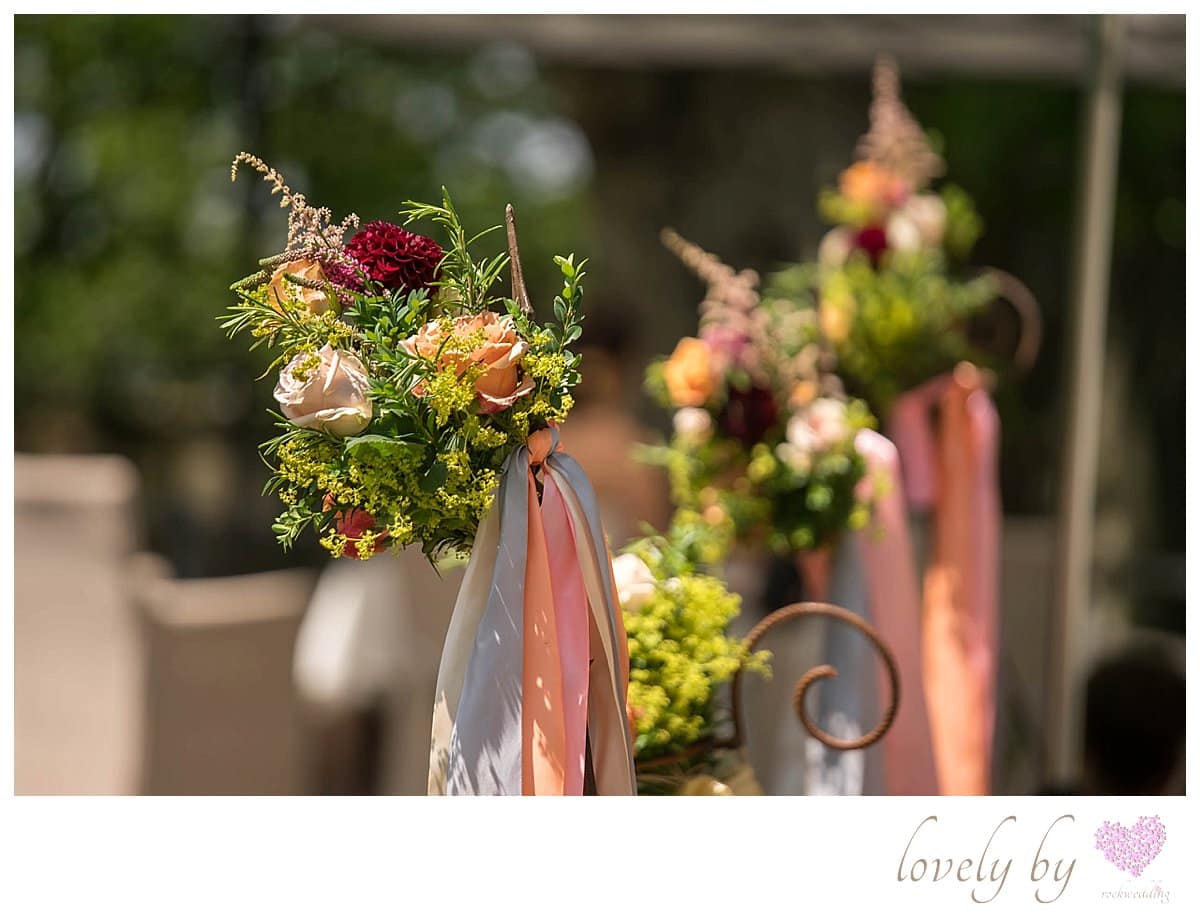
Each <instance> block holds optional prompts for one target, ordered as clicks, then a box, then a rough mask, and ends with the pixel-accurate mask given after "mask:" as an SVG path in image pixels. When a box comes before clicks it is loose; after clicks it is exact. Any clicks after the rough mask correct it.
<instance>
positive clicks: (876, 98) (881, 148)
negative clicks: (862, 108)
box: [856, 55, 945, 189]
mask: <svg viewBox="0 0 1200 920" xmlns="http://www.w3.org/2000/svg"><path fill="white" fill-rule="evenodd" d="M856 153H857V155H858V156H859V157H860V158H862V159H867V160H873V161H874V162H876V163H879V164H880V165H881V166H883V167H885V168H886V169H888V170H889V171H890V172H892V173H894V174H895V175H897V176H899V177H900V178H902V179H904V180H905V181H906V182H908V183H909V184H910V185H911V186H912V187H913V188H914V189H919V188H924V187H925V186H926V185H927V184H928V183H929V181H930V180H931V179H933V178H935V177H937V176H940V175H941V174H942V173H943V172H944V171H945V164H944V163H943V162H942V158H941V157H940V156H938V155H937V154H936V153H934V151H933V150H932V149H931V148H930V146H929V141H928V140H927V139H926V137H925V132H924V131H923V130H922V129H921V125H920V124H919V123H918V122H917V120H916V119H915V118H914V117H913V114H912V112H910V111H909V110H908V107H907V106H906V105H905V104H904V100H902V99H901V98H900V71H899V68H898V67H897V66H896V62H895V61H894V60H893V59H892V58H890V57H888V56H887V55H880V56H879V57H878V58H876V60H875V73H874V77H873V98H872V100H871V127H870V129H869V130H868V131H867V133H866V134H864V135H863V136H862V138H860V139H859V142H858V148H857V150H856Z"/></svg>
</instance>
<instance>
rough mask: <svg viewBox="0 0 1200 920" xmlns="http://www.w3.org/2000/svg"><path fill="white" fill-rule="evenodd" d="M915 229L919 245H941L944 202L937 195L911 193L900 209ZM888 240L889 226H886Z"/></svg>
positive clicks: (930, 246)
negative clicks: (910, 196)
mask: <svg viewBox="0 0 1200 920" xmlns="http://www.w3.org/2000/svg"><path fill="white" fill-rule="evenodd" d="M899 213H900V214H902V215H904V217H905V219H906V220H908V221H909V222H910V223H911V224H912V227H913V229H914V230H915V231H916V234H917V238H918V239H919V240H920V245H921V246H923V247H925V248H928V249H933V248H935V247H937V246H941V245H942V239H943V237H944V236H945V235H946V204H945V202H943V201H942V199H941V196H939V195H929V194H926V195H913V197H912V198H910V199H908V201H907V202H905V204H904V207H903V208H901V209H900V212H899ZM888 236H889V242H890V237H891V227H890V226H889V228H888Z"/></svg>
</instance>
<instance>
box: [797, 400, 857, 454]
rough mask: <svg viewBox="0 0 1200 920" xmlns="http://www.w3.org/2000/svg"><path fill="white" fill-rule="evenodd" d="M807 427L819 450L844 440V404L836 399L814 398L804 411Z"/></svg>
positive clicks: (846, 432)
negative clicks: (814, 437)
mask: <svg viewBox="0 0 1200 920" xmlns="http://www.w3.org/2000/svg"><path fill="white" fill-rule="evenodd" d="M805 417H806V420H807V422H808V427H809V428H810V429H811V430H812V432H813V434H814V435H815V436H816V439H817V446H818V448H819V449H821V450H825V449H827V448H829V447H832V446H833V445H834V444H840V443H841V442H842V441H844V440H846V435H847V434H848V433H849V429H848V428H847V426H846V405H845V403H842V402H839V401H838V400H836V399H828V398H822V399H815V400H813V403H812V405H810V406H809V407H808V411H807V412H805Z"/></svg>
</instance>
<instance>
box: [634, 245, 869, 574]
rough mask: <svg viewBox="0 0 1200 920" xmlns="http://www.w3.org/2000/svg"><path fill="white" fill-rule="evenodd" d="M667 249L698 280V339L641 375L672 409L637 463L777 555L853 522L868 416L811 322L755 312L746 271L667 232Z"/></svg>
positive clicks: (680, 502)
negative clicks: (701, 290)
mask: <svg viewBox="0 0 1200 920" xmlns="http://www.w3.org/2000/svg"><path fill="white" fill-rule="evenodd" d="M664 241H665V242H666V244H667V245H668V247H669V248H671V249H672V250H674V251H675V252H676V254H677V255H679V256H680V258H681V259H682V260H683V261H684V262H685V263H686V264H687V265H689V267H691V268H692V269H693V270H694V271H696V273H697V274H698V275H700V277H701V278H702V280H704V281H706V282H707V283H708V293H707V296H706V298H705V300H704V302H703V303H702V304H701V306H700V330H699V336H698V337H687V338H684V339H683V340H681V341H680V342H679V344H678V345H677V346H676V347H675V350H674V351H673V352H672V354H671V355H670V356H668V357H665V358H663V359H660V360H658V361H656V362H654V363H653V364H652V365H651V366H650V368H649V369H648V371H647V377H646V382H647V389H648V390H649V392H650V393H651V394H652V395H653V396H654V397H655V398H656V399H657V400H658V401H659V402H660V403H661V404H662V405H663V406H664V407H666V408H668V409H671V410H673V412H674V415H673V429H674V430H673V434H672V436H671V439H670V442H669V443H668V444H667V445H665V446H660V447H652V448H647V449H645V450H644V451H643V453H642V455H643V457H644V458H645V459H646V460H648V461H649V462H653V463H657V464H660V465H662V466H663V467H665V469H666V470H667V473H668V476H669V478H670V481H671V487H672V493H673V499H674V501H675V503H676V505H677V506H678V507H679V508H681V509H683V510H685V511H688V512H693V513H697V514H700V515H701V516H702V517H703V518H704V520H706V521H707V522H709V524H711V525H714V526H717V525H725V526H724V529H723V532H724V533H725V534H726V535H727V536H728V538H729V540H730V541H731V540H733V539H737V538H741V539H758V540H761V541H762V542H765V543H766V545H767V546H769V547H770V548H771V549H772V550H773V551H775V552H778V553H781V554H786V553H789V552H795V551H805V550H815V549H817V548H819V547H821V546H823V545H825V544H826V543H827V542H828V541H829V540H830V539H832V538H833V537H834V536H835V535H837V534H838V533H840V532H842V531H843V530H845V529H847V528H857V527H861V526H863V525H864V524H865V523H866V522H867V520H868V519H869V515H870V512H869V506H868V503H867V502H865V501H864V500H863V499H862V498H861V496H860V494H859V490H858V489H857V486H858V483H859V480H860V479H862V477H863V475H864V472H865V463H864V461H863V459H862V457H860V456H859V454H858V452H857V450H856V449H855V444H854V442H855V436H856V435H857V433H858V431H859V430H860V429H862V428H864V427H869V426H870V425H871V424H872V423H873V420H872V418H871V417H870V415H869V414H868V412H867V410H866V407H865V405H864V404H863V403H861V402H858V401H847V400H846V398H845V396H844V394H843V393H842V389H841V383H840V381H839V380H838V378H837V377H836V376H834V375H833V374H830V373H827V372H825V371H824V370H823V368H822V366H821V354H820V349H819V346H818V345H817V344H816V342H815V341H814V335H813V332H812V329H813V328H814V327H813V323H812V322H808V321H806V320H805V316H804V314H802V313H800V312H797V311H795V310H789V309H785V308H784V305H783V304H782V302H780V301H776V302H775V303H773V304H772V305H771V309H764V308H763V307H762V306H761V305H760V303H759V295H758V291H757V284H758V277H757V275H756V274H755V273H754V272H751V271H743V272H734V271H733V269H731V268H729V267H728V266H726V265H724V264H723V263H721V262H720V261H719V260H718V259H717V258H716V257H715V256H712V255H711V254H709V253H706V252H704V251H703V250H701V249H700V248H699V247H697V246H695V245H693V244H691V243H688V242H687V241H685V240H683V239H682V238H681V237H679V235H678V234H675V233H673V232H671V231H667V232H666V233H665V234H664Z"/></svg>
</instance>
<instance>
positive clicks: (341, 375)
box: [275, 345, 373, 438]
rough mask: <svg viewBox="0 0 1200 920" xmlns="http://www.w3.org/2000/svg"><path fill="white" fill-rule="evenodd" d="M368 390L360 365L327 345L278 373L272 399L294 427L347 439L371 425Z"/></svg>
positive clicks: (368, 386) (355, 360) (301, 357)
mask: <svg viewBox="0 0 1200 920" xmlns="http://www.w3.org/2000/svg"><path fill="white" fill-rule="evenodd" d="M369 388H370V382H369V381H368V379H367V370H366V368H365V367H363V364H362V362H361V361H359V360H358V358H357V357H355V356H354V355H353V354H351V353H350V352H348V351H340V350H339V351H335V350H334V349H333V348H332V347H331V346H329V345H326V346H325V347H324V348H322V349H321V350H320V351H319V352H317V353H316V354H313V353H312V352H307V353H305V354H300V355H297V356H296V357H295V358H293V359H292V360H291V362H290V363H289V364H288V366H287V367H285V368H284V369H283V370H282V371H280V373H279V383H277V384H276V385H275V399H276V401H277V402H278V403H279V407H280V409H281V410H282V412H283V414H284V416H286V417H287V418H288V420H289V421H291V423H292V424H293V425H296V426H298V427H300V428H316V429H319V430H321V431H325V432H328V433H329V434H332V435H337V436H338V437H342V438H346V437H350V436H351V435H356V434H358V433H359V432H360V431H362V430H363V429H364V428H366V427H367V424H368V423H369V422H370V421H371V414H372V411H373V409H372V406H371V399H370V397H369V396H368V395H367V391H368V389H369Z"/></svg>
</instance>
